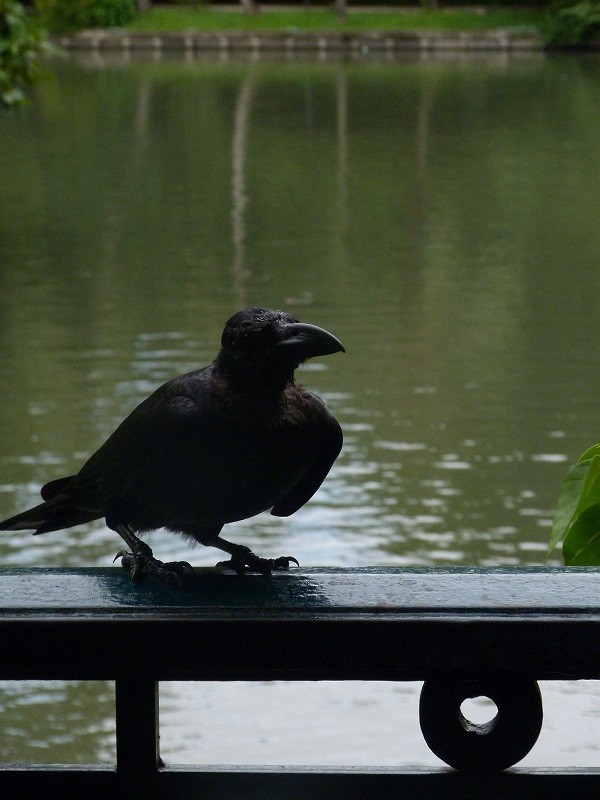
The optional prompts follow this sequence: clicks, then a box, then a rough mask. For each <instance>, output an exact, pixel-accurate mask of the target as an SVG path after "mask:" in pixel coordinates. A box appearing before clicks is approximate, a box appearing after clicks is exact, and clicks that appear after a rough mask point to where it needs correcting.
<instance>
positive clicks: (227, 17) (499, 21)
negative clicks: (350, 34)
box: [127, 6, 544, 32]
mask: <svg viewBox="0 0 600 800" xmlns="http://www.w3.org/2000/svg"><path fill="white" fill-rule="evenodd" d="M543 14H544V12H543V11H542V10H541V9H523V8H515V9H510V8H506V9H502V8H490V9H489V10H487V11H486V13H478V12H476V11H471V10H468V9H466V10H465V9H452V10H447V11H446V10H440V11H430V10H425V9H418V8H415V9H414V10H410V11H406V10H402V11H393V10H389V11H368V10H360V11H353V10H350V11H349V12H348V16H347V18H346V20H345V22H340V21H339V20H338V19H337V18H336V16H335V13H334V12H333V10H332V9H329V8H326V9H323V8H310V9H306V10H304V9H302V10H298V9H290V10H289V11H288V10H277V11H271V10H264V11H261V12H260V13H259V14H256V15H254V16H247V15H245V14H244V13H243V12H242V11H238V10H222V9H218V8H207V7H205V6H197V7H196V6H155V7H154V8H152V9H151V10H150V11H149V12H148V13H146V14H143V15H141V16H138V17H137V18H136V19H135V20H133V22H131V23H130V24H129V25H127V28H128V29H129V30H136V31H151V32H160V31H190V30H194V31H230V30H253V31H281V30H290V29H298V30H305V31H315V30H318V31H340V30H352V31H369V30H389V31H396V30H414V29H436V30H463V31H472V30H487V29H490V28H515V27H524V26H525V27H531V26H534V27H539V25H540V24H541V21H542V18H543Z"/></svg>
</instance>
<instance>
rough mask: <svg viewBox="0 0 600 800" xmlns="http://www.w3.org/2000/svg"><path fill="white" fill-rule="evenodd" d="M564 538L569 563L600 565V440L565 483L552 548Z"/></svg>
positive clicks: (578, 463)
mask: <svg viewBox="0 0 600 800" xmlns="http://www.w3.org/2000/svg"><path fill="white" fill-rule="evenodd" d="M561 539H562V540H563V557H564V559H565V564H567V565H568V566H598V565H600V443H599V444H596V445H594V446H593V447H590V449H589V450H586V451H585V453H583V455H582V456H581V457H580V459H579V461H578V462H577V464H576V465H575V466H574V467H573V468H572V469H571V471H570V472H569V474H568V475H567V477H566V479H565V482H564V483H563V486H562V489H561V492H560V495H559V498H558V504H557V507H556V512H555V514H554V522H553V525H552V533H551V536H550V545H549V549H550V550H553V549H554V548H555V547H556V545H557V544H558V543H559V541H561Z"/></svg>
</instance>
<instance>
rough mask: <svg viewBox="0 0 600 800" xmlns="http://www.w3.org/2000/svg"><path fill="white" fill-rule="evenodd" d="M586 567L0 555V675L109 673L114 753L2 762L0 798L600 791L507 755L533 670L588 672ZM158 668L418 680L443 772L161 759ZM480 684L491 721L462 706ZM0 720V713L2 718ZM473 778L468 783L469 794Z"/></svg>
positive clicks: (550, 675)
mask: <svg viewBox="0 0 600 800" xmlns="http://www.w3.org/2000/svg"><path fill="white" fill-rule="evenodd" d="M599 579H600V570H596V569H536V568H521V569H514V570H507V569H462V568H461V569H418V570H409V569H394V568H367V569H311V570H302V571H294V572H289V573H281V574H276V575H273V576H272V577H271V578H270V579H265V578H263V577H262V576H255V575H245V576H242V577H238V576H236V575H234V574H229V573H221V572H218V571H215V570H209V569H200V570H197V571H196V572H195V574H194V575H187V576H186V577H185V579H184V586H183V588H182V589H181V590H177V589H174V588H172V587H168V586H164V585H162V584H160V583H158V582H156V581H155V580H153V579H147V580H145V581H144V582H143V583H141V584H133V583H131V582H130V580H129V578H128V576H127V574H126V573H125V572H124V571H123V570H121V569H119V568H112V569H76V570H61V569H3V570H0V642H1V643H2V644H1V647H0V679H1V680H24V679H42V680H44V679H46V680H50V679H79V680H99V679H104V680H114V681H115V694H116V731H117V763H116V766H115V767H110V766H108V767H97V766H96V767H85V766H83V767H82V766H79V765H78V766H53V767H50V768H49V767H41V766H40V767H36V766H34V765H27V766H15V765H4V766H2V767H0V789H1V790H3V796H6V797H12V796H15V797H17V796H26V793H27V792H35V791H44V793H45V794H47V793H57V796H58V793H60V796H61V797H71V796H73V797H75V796H78V797H81V796H82V793H84V792H85V793H86V795H87V796H96V795H97V796H100V795H103V796H106V793H107V792H108V793H110V792H112V793H113V796H117V795H116V794H114V793H115V792H117V793H121V792H128V793H129V796H139V797H144V798H146V797H151V796H157V797H166V798H168V797H175V796H182V794H185V795H186V796H196V795H197V796H200V795H201V796H202V797H206V798H211V797H215V798H216V797H219V798H224V797H225V798H237V797H240V798H242V797H243V798H249V797H250V798H252V797H269V798H273V797H280V796H281V797H285V798H286V799H287V800H289V799H290V798H296V797H298V798H307V797H309V796H319V797H323V798H327V797H338V796H339V797H358V796H361V797H364V796H367V795H369V796H377V797H400V796H411V797H421V796H422V797H428V796H429V797H431V796H436V797H461V798H462V797H465V796H479V795H478V794H477V793H478V792H483V794H481V796H485V797H486V798H495V797H498V798H500V797H508V796H509V795H514V793H515V792H516V791H518V793H519V797H534V796H535V797H539V796H549V794H550V792H552V794H553V796H556V797H563V796H564V797H567V796H569V797H572V796H574V795H573V793H574V792H577V793H578V794H577V796H578V797H590V798H591V797H594V798H597V797H598V793H599V792H600V770H598V769H594V768H593V767H591V768H590V769H589V770H572V771H566V772H558V771H552V770H527V771H525V770H523V769H519V768H515V769H510V770H509V771H508V772H507V771H503V770H505V769H507V768H510V767H512V765H513V764H515V763H517V762H518V761H519V760H520V759H521V758H523V757H524V756H525V755H526V754H527V753H528V752H529V750H530V749H531V747H532V746H533V744H534V743H535V741H536V739H537V736H538V734H539V731H540V729H541V725H542V704H541V699H540V695H539V689H538V686H537V681H538V680H540V679H544V680H561V679H567V678H569V679H584V678H585V679H598V678H600V636H599V633H600V596H599V593H598V583H599ZM162 680H219V681H227V680H248V681H253V680H261V681H262V680H288V681H289V680H292V681H293V680H398V681H403V680H424V681H425V684H424V687H423V691H422V694H421V704H420V722H421V729H422V731H423V734H424V736H425V739H426V741H427V743H428V744H429V746H430V747H431V749H432V750H433V751H434V752H435V753H436V754H437V755H438V756H439V757H440V758H441V759H442V760H444V761H445V762H446V763H447V764H449V765H451V766H453V767H454V768H455V769H454V770H450V769H448V768H440V769H426V770H424V769H420V770H419V769H414V770H410V769H404V768H403V769H397V770H396V769H391V768H381V769H377V768H368V769H366V768H352V767H348V768H338V767H336V768H331V767H323V768H318V767H311V768H306V769H302V768H300V767H289V768H288V767H277V768H274V767H264V768H260V767H258V768H256V767H252V768H247V767H244V766H243V754H240V763H239V764H234V765H232V766H230V767H215V768H210V767H205V766H202V767H193V768H190V767H187V766H186V767H177V766H172V765H169V766H165V765H164V764H163V763H162V761H161V759H160V753H159V746H158V742H159V733H160V731H159V720H158V700H157V698H158V682H159V681H162ZM481 695H483V696H487V697H490V698H491V699H492V700H493V701H494V702H495V704H496V706H497V708H498V713H497V715H496V717H495V718H494V720H492V721H491V722H488V723H486V724H483V725H477V724H475V723H473V722H471V721H469V720H467V719H465V717H464V716H463V715H462V713H461V711H460V706H461V703H462V702H463V700H464V699H466V698H467V697H475V696H481ZM0 724H1V721H0ZM473 793H475V794H473Z"/></svg>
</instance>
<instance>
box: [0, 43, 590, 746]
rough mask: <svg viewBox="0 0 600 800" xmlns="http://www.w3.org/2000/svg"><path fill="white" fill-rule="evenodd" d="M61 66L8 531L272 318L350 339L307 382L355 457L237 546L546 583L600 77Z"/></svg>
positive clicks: (200, 556) (7, 292) (31, 292)
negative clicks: (157, 402) (157, 394)
mask: <svg viewBox="0 0 600 800" xmlns="http://www.w3.org/2000/svg"><path fill="white" fill-rule="evenodd" d="M56 72H57V80H56V81H55V82H49V83H44V84H42V85H40V86H39V87H38V89H37V90H36V94H35V97H34V100H33V102H32V103H31V105H30V106H29V107H28V108H26V109H25V110H23V111H22V112H21V113H19V114H15V115H7V114H5V115H3V116H2V117H0V127H1V129H2V141H3V144H4V147H3V152H4V154H5V155H4V156H3V157H0V158H2V164H1V167H0V176H1V177H0V260H1V263H2V270H1V272H0V286H1V290H0V341H1V347H0V395H1V401H0V426H1V429H2V431H3V432H4V433H5V435H4V436H3V437H2V439H1V441H0V515H1V516H8V515H9V514H12V513H15V512H16V511H18V510H21V509H23V508H25V507H26V506H27V505H29V504H32V503H34V502H36V500H37V496H38V491H39V487H40V485H41V484H42V483H43V482H44V481H47V480H50V479H52V478H54V477H58V476H60V475H63V474H68V473H69V472H72V471H76V470H77V469H78V468H79V466H80V465H81V463H82V461H83V460H84V459H85V458H86V457H87V456H88V455H89V454H90V453H91V452H92V451H93V450H94V449H96V447H98V445H99V444H100V443H101V442H102V441H103V439H104V438H105V437H106V436H107V435H108V434H109V433H110V432H111V431H112V430H113V429H114V427H115V426H116V424H117V423H118V422H119V421H120V420H121V419H122V418H123V416H124V415H125V414H126V413H127V412H128V411H129V410H131V408H132V407H133V406H134V405H135V404H136V403H138V402H139V401H140V400H141V399H142V398H143V397H144V396H145V395H146V394H147V393H148V392H150V391H151V390H152V389H153V388H155V387H156V386H157V385H158V384H159V383H161V382H163V381H164V380H166V379H168V378H169V377H171V376H173V375H174V374H177V373H180V372H183V371H185V370H188V369H191V368H193V367H194V366H197V365H202V364H206V363H208V362H209V361H210V360H211V359H212V358H213V357H214V355H215V353H216V349H217V347H218V342H219V337H220V332H221V329H222V325H223V322H224V321H225V319H226V318H227V317H228V316H229V315H230V314H231V313H232V312H233V311H234V310H236V309H237V308H239V307H241V306H244V305H250V304H261V305H268V306H273V307H284V308H288V309H290V310H292V311H293V312H294V313H295V314H296V315H297V316H299V317H300V318H301V319H304V320H306V321H310V322H314V323H316V324H321V325H324V326H325V327H326V328H328V329H329V330H331V331H333V332H334V333H335V334H336V335H337V336H339V338H340V339H341V340H342V341H343V342H344V345H345V346H346V350H347V353H346V355H345V356H343V357H340V358H338V359H335V361H334V360H331V361H325V360H323V361H315V362H314V363H311V364H309V365H308V366H307V367H305V368H304V369H303V370H302V372H301V374H300V377H301V379H302V381H303V382H304V383H306V384H308V385H309V386H310V387H311V388H314V389H315V390H316V391H318V392H319V393H320V394H322V395H323V396H324V397H325V398H326V399H327V402H328V403H329V405H330V406H331V408H332V409H333V411H334V413H335V414H336V416H337V417H338V418H339V419H340V422H341V423H342V425H343V427H344V431H345V447H344V450H343V452H342V455H341V456H340V459H339V460H338V462H337V464H336V466H335V468H334V470H333V471H332V473H331V475H330V477H329V479H328V480H327V481H326V483H325V485H324V486H323V487H322V489H321V491H320V492H319V494H318V495H317V496H316V498H315V499H314V500H313V501H312V502H311V503H310V504H309V505H308V506H307V507H306V508H305V509H303V510H302V511H301V512H299V513H298V514H296V515H294V516H293V517H292V518H290V519H275V518H272V517H269V516H262V517H260V518H256V519H253V520H248V521H245V522H242V523H239V524H237V525H236V526H231V528H230V530H229V532H228V533H229V536H230V537H232V538H234V539H236V540H237V541H242V542H244V543H246V544H248V545H249V546H251V547H253V548H256V550H257V552H259V553H261V554H264V555H267V556H268V555H272V554H276V555H279V554H280V553H281V552H284V551H285V552H291V553H293V554H294V555H295V556H297V557H298V558H299V560H300V562H301V563H302V564H303V565H305V566H310V565H320V564H324V565H344V566H346V565H347V566H360V565H365V564H400V565H428V564H440V565H444V564H451V565H452V564H456V565H459V564H480V565H496V564H502V565H522V564H536V563H543V562H544V561H545V557H546V555H545V547H546V541H547V538H548V533H549V525H550V520H551V516H552V509H553V506H554V503H555V500H556V494H557V491H558V487H559V485H560V482H561V480H562V478H563V476H564V474H565V472H566V469H567V467H568V465H569V464H570V463H571V462H572V461H573V459H574V458H575V457H576V456H577V455H578V454H579V453H580V452H581V451H582V450H584V449H585V448H586V447H587V446H588V445H589V444H590V443H591V442H594V441H596V439H597V438H598V406H597V398H598V396H600V391H599V390H600V369H599V367H600V363H599V362H600V353H599V351H598V348H596V347H594V346H593V344H592V343H593V341H594V340H593V335H592V332H593V331H595V330H596V329H597V328H598V322H599V319H598V317H599V314H600V312H599V308H600V304H599V303H598V294H599V289H600V273H599V272H598V270H597V268H596V267H597V264H598V263H600V244H599V240H598V236H597V227H598V219H600V196H599V194H598V185H600V180H599V179H600V166H599V165H600V140H599V138H598V135H597V132H598V129H599V128H600V102H599V101H600V80H599V78H600V62H599V61H598V59H597V58H593V57H590V58H546V57H540V56H539V55H536V56H535V57H533V56H532V57H531V58H527V57H521V58H519V59H511V58H509V57H506V56H504V55H503V56H502V57H500V58H498V57H492V58H489V59H488V58H483V57H478V58H472V57H471V58H457V59H454V58H445V59H443V60H440V59H433V60H423V59H419V60H407V61H405V62H390V63H380V62H377V61H368V62H365V63H336V62H332V63H296V62H294V63H283V64H272V63H253V64H248V63H245V62H243V61H236V60H233V61H230V62H227V63H223V62H218V61H217V62H210V61H206V60H205V61H202V60H199V61H193V60H187V61H163V62H160V63H156V62H152V61H149V62H136V61H133V60H129V62H128V63H126V64H125V63H119V61H118V59H117V61H116V62H115V63H108V64H97V63H94V59H93V58H92V59H91V60H90V59H87V60H86V59H82V60H80V61H78V62H75V61H67V62H65V63H60V64H57V66H56ZM151 543H152V545H153V546H154V548H155V552H156V553H157V555H158V556H159V557H167V558H170V559H186V560H191V561H193V562H194V563H197V564H207V565H208V564H212V563H214V562H215V561H216V560H218V558H219V556H218V554H217V553H215V552H213V551H210V550H208V549H198V550H196V551H194V552H192V553H190V551H189V549H188V546H187V544H185V543H183V542H182V541H180V540H179V539H177V538H175V537H172V536H168V535H166V534H164V533H160V532H159V533H157V534H154V535H153V536H152V538H151ZM119 547H120V544H119V542H118V541H116V540H115V536H114V535H113V534H111V533H109V532H108V531H107V529H106V528H105V527H104V525H103V524H100V523H98V524H96V525H90V526H87V527H85V528H81V529H75V530H72V531H68V532H61V533H56V534H49V535H48V536H43V537H36V538H32V537H30V536H29V535H28V534H27V533H14V534H3V536H2V538H1V539H0V563H2V564H5V565H41V564H43V565H69V566H75V565H80V564H81V565H94V564H101V565H108V564H109V563H110V560H111V559H112V557H113V555H114V553H115V552H116V550H117V549H118V548H119ZM282 548H283V549H282ZM551 563H558V557H557V556H555V557H553V559H552V561H551ZM7 691H8V692H9V693H10V692H11V691H13V690H12V689H10V687H9V689H8V690H7ZM15 691H16V690H15ZM61 691H62V690H61ZM36 693H37V689H36V690H35V691H33V692H31V691H29V690H27V689H26V690H23V693H22V697H23V704H24V705H25V704H26V703H28V702H29V698H31V697H33V696H35V695H36ZM7 696H8V695H7ZM12 696H14V695H12ZM11 702H12V701H11ZM82 702H83V701H82ZM94 702H96V701H94ZM168 702H169V703H171V700H169V701H168ZM172 702H173V703H174V705H173V706H172V708H175V709H177V708H179V709H181V708H182V707H183V704H184V703H183V701H175V700H174V701H172ZM186 702H187V701H186ZM89 705H93V703H90V704H89ZM88 710H89V709H88ZM169 713H170V712H169ZM170 718H171V719H174V720H175V719H176V717H170ZM173 724H175V723H173ZM17 728H18V726H16V728H15V730H16V729H17ZM67 728H68V729H70V730H72V728H69V726H67ZM65 735H66V736H67V737H68V735H69V734H65ZM11 740H12V741H13V742H15V745H14V746H15V748H16V750H15V752H16V753H17V754H19V753H21V754H23V753H24V752H26V751H27V747H26V745H25V744H23V745H22V746H21V744H20V739H19V736H18V735H17V734H15V735H14V736H13V737H12V739H11ZM103 742H104V740H103V739H101V738H99V739H98V742H97V747H96V751H97V752H98V753H100V754H102V753H105V752H106V751H105V750H104V744H103ZM11 746H12V745H11ZM47 746H48V750H49V752H50V753H52V752H55V751H56V750H55V744H54V743H53V740H52V741H49V742H48V744H47ZM23 748H25V749H23ZM11 752H12V751H11ZM27 752H29V754H30V751H27ZM99 757H100V758H103V757H104V756H102V755H100V756H99Z"/></svg>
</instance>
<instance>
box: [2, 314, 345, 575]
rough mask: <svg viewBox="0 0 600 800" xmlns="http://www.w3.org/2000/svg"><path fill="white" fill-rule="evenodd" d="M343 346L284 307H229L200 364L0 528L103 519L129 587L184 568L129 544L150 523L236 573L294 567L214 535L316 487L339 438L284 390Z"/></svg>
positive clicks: (312, 398) (326, 416) (302, 399)
mask: <svg viewBox="0 0 600 800" xmlns="http://www.w3.org/2000/svg"><path fill="white" fill-rule="evenodd" d="M343 350H344V348H343V347H342V345H341V343H340V342H339V341H338V340H337V339H336V338H335V336H332V334H330V333H328V332H327V331H325V330H323V329H322V328H318V327H316V326H314V325H306V324H303V323H300V322H298V320H296V319H295V318H294V317H292V316H290V315H289V314H287V313H285V312H282V311H272V310H270V309H266V308H248V309H246V310H245V311H240V312H238V313H237V314H235V315H234V316H233V317H231V319H230V320H229V321H228V322H227V324H226V325H225V329H224V331H223V336H222V338H221V350H220V351H219V354H218V355H217V358H216V359H215V361H214V362H213V363H212V364H211V365H210V366H208V367H204V368H203V369H199V370H196V371H194V372H189V373H187V374H186V375H181V376H180V377H179V378H174V379H173V380H171V381H169V382H168V383H165V384H164V386H161V387H160V388H159V389H157V390H156V391H155V392H153V394H151V395H150V397H148V398H147V399H146V400H144V401H143V402H142V403H141V404H140V405H139V406H138V407H137V408H136V409H135V410H134V411H133V412H132V413H131V414H130V415H129V416H128V417H127V418H126V419H125V420H124V421H123V422H122V423H121V424H120V425H119V427H118V428H117V429H116V430H115V432H114V433H113V434H112V436H110V437H109V439H107V441H106V442H105V443H104V444H103V445H102V447H100V449H99V450H97V451H96V452H95V453H94V455H93V456H91V458H90V459H89V460H88V461H87V462H86V463H85V464H84V465H83V467H82V468H81V470H80V471H79V472H78V473H77V474H76V475H71V476H69V477H65V478H58V479H57V480H53V481H50V482H49V483H47V484H45V486H43V487H42V491H41V494H42V498H43V499H44V501H45V502H43V503H41V504H40V505H37V506H35V507H34V508H31V509H29V510H28V511H24V512H23V513H22V514H18V515H17V516H15V517H11V518H10V519H7V520H5V521H4V522H2V523H0V529H2V530H30V529H34V533H35V534H40V533H46V532H47V531H55V530H59V529H62V528H70V527H72V526H73V525H80V524H82V523H85V522H90V521H91V520H94V519H99V518H100V517H105V518H106V524H107V525H108V527H109V528H111V529H112V530H114V531H116V532H117V533H118V534H120V536H121V537H122V538H123V539H124V540H125V542H126V544H127V546H128V548H129V550H130V552H124V551H121V552H119V553H118V554H117V558H119V557H121V558H122V564H123V566H125V567H126V568H128V569H129V570H130V573H131V576H132V578H133V579H134V580H140V579H141V578H142V577H143V575H144V574H146V573H148V574H152V575H156V576H158V577H159V578H162V579H163V580H165V581H167V582H168V583H172V584H177V585H180V574H181V573H182V571H183V569H184V568H185V567H189V565H188V564H186V563H185V562H175V563H172V564H163V563H162V562H161V561H158V560H157V559H155V558H154V556H153V555H152V550H151V549H150V547H149V546H148V545H147V544H146V543H145V542H143V541H141V540H140V539H139V538H138V534H140V533H144V532H146V531H150V530H153V529H156V528H161V527H164V528H167V529H168V530H170V531H173V532H176V533H180V534H183V535H184V536H185V537H189V538H190V539H193V540H194V541H196V542H200V544H203V545H209V546H211V547H217V548H219V549H220V550H223V551H225V552H226V553H229V554H230V556H231V560H230V561H227V562H223V563H225V564H226V565H227V566H229V567H231V568H232V569H234V570H236V571H237V572H238V573H242V572H244V570H245V569H250V570H252V571H255V572H260V573H263V574H265V575H266V574H269V573H270V572H271V570H272V569H287V568H288V567H289V565H290V563H291V562H295V563H296V564H297V563H298V562H297V561H296V559H295V558H292V557H291V556H282V557H281V558H276V559H265V558H259V557H258V556H256V555H254V553H253V552H252V551H251V550H250V549H249V548H248V547H244V546H243V545H240V544H233V543H231V542H228V541H226V540H225V539H222V538H221V536H220V535H219V534H220V532H221V529H222V527H223V525H225V524H226V523H228V522H235V521H236V520H241V519H246V518H247V517H252V516H254V515H255V514H258V513H260V512H261V511H266V510H269V509H270V510H271V514H274V515H276V516H281V517H287V516H289V515H290V514H293V513H294V512H295V511H297V510H298V509H299V508H300V507H301V506H303V505H304V503H306V502H307V500H309V499H310V498H311V497H312V495H313V494H314V493H315V492H316V491H317V489H318V488H319V486H320V485H321V483H322V482H323V480H324V478H325V476H326V475H327V473H328V472H329V470H330V468H331V466H332V464H333V462H334V461H335V459H336V458H337V456H338V454H339V452H340V450H341V447H342V431H341V428H340V426H339V424H338V422H337V421H336V419H335V418H334V417H333V416H332V415H331V414H330V413H329V411H328V410H327V408H326V407H325V404H324V403H323V401H322V400H321V399H320V398H319V397H317V396H316V395H314V394H312V393H311V392H309V391H307V390H306V389H304V388H302V387H301V386H298V385H296V383H295V382H294V370H295V369H296V367H298V366H299V365H300V364H301V363H302V362H303V361H306V360H307V359H309V358H312V357H313V356H322V355H328V354H330V353H336V352H340V351H343ZM115 560H116V559H115Z"/></svg>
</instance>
